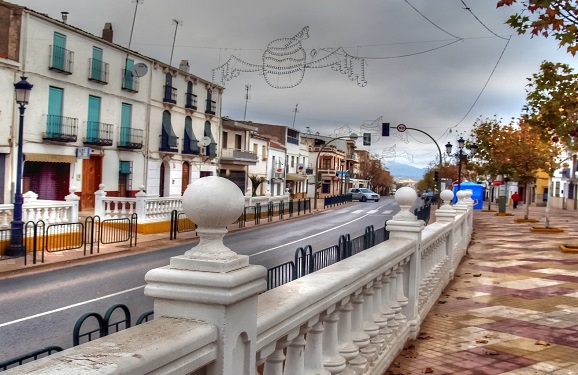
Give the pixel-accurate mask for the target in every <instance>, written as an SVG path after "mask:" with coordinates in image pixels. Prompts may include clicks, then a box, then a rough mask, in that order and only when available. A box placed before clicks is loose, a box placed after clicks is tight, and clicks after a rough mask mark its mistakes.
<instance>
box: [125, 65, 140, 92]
mask: <svg viewBox="0 0 578 375" xmlns="http://www.w3.org/2000/svg"><path fill="white" fill-rule="evenodd" d="M138 86H139V78H138V77H137V76H135V75H133V74H132V71H130V70H127V69H123V70H122V89H123V90H125V91H130V92H138Z"/></svg>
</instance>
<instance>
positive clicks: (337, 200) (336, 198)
mask: <svg viewBox="0 0 578 375" xmlns="http://www.w3.org/2000/svg"><path fill="white" fill-rule="evenodd" d="M352 201H353V195H351V194H341V195H332V196H330V197H324V198H323V208H327V207H333V206H337V205H341V204H345V203H349V202H352Z"/></svg>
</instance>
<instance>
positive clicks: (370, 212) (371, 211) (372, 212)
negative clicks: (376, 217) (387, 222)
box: [367, 210, 378, 215]
mask: <svg viewBox="0 0 578 375" xmlns="http://www.w3.org/2000/svg"><path fill="white" fill-rule="evenodd" d="M377 211H378V210H369V211H367V214H368V215H371V214H374V213H376V212H377Z"/></svg>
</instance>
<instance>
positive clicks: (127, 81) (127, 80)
mask: <svg viewBox="0 0 578 375" xmlns="http://www.w3.org/2000/svg"><path fill="white" fill-rule="evenodd" d="M133 67H134V60H132V59H126V64H125V71H124V88H126V89H128V90H132V89H133V78H132V68H133Z"/></svg>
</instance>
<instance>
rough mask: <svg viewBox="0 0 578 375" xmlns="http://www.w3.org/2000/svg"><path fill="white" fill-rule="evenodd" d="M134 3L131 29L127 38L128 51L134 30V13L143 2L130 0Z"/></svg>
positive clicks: (141, 0)
mask: <svg viewBox="0 0 578 375" xmlns="http://www.w3.org/2000/svg"><path fill="white" fill-rule="evenodd" d="M132 1H133V2H136V6H135V7H134V16H133V17H132V27H131V28H130V37H129V38H128V49H130V44H131V43H132V32H133V30H134V22H135V20H136V11H137V10H138V5H139V4H142V2H143V1H144V0H132Z"/></svg>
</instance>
